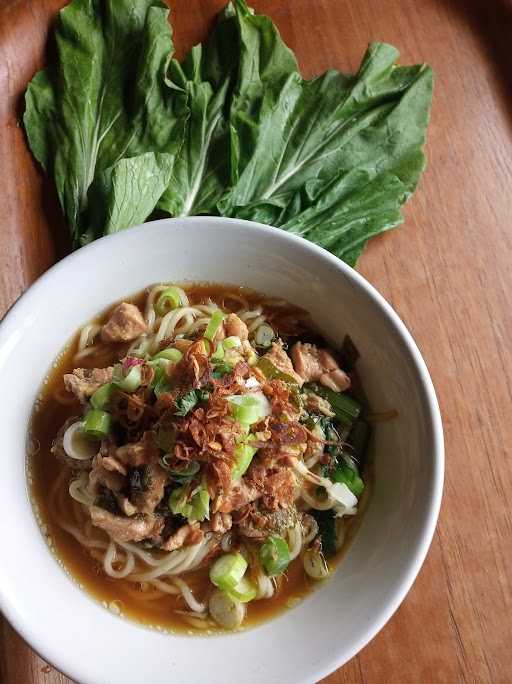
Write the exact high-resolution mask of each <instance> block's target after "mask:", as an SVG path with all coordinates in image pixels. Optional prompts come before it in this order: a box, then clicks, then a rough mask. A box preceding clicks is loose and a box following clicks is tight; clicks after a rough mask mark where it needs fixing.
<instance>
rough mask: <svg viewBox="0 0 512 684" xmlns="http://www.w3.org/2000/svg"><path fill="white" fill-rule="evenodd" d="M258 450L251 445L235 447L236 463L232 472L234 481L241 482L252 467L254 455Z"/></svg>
mask: <svg viewBox="0 0 512 684" xmlns="http://www.w3.org/2000/svg"><path fill="white" fill-rule="evenodd" d="M256 451H257V449H256V448H255V447H252V446H251V445H250V444H238V446H236V447H235V456H236V461H235V464H234V465H233V469H232V470H231V477H232V479H233V480H239V479H240V478H241V477H242V475H244V473H245V472H246V471H247V468H248V467H249V466H250V465H251V461H252V459H253V456H254V454H255V453H256Z"/></svg>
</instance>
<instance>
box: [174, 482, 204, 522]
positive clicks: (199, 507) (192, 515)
mask: <svg viewBox="0 0 512 684" xmlns="http://www.w3.org/2000/svg"><path fill="white" fill-rule="evenodd" d="M189 494H190V487H189V486H187V485H184V486H183V487H177V488H176V489H174V490H173V491H172V492H171V494H170V496H169V501H168V505H169V508H170V509H171V511H172V513H174V515H182V516H183V517H184V518H187V519H188V520H189V521H190V522H194V521H198V522H202V521H203V520H206V519H207V518H209V517H210V495H209V494H208V491H207V490H206V489H205V488H204V487H199V489H198V490H197V491H196V492H195V493H194V494H193V496H192V497H191V498H190V500H189Z"/></svg>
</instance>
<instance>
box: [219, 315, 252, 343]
mask: <svg viewBox="0 0 512 684" xmlns="http://www.w3.org/2000/svg"><path fill="white" fill-rule="evenodd" d="M225 328H226V335H228V337H231V336H234V337H239V338H240V340H241V341H242V342H243V341H244V340H247V339H249V329H248V327H247V325H246V324H245V322H244V321H242V319H241V318H239V317H238V316H237V315H236V314H234V313H230V314H229V316H228V317H227V319H226V323H225Z"/></svg>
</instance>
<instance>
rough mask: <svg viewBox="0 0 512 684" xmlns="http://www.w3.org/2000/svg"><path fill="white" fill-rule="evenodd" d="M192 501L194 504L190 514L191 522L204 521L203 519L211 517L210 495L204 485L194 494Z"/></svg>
mask: <svg viewBox="0 0 512 684" xmlns="http://www.w3.org/2000/svg"><path fill="white" fill-rule="evenodd" d="M190 503H191V505H192V511H191V513H190V515H189V516H188V519H189V520H190V522H194V521H197V522H203V520H209V519H210V495H209V494H208V491H207V490H206V489H205V488H204V487H201V489H200V490H199V491H198V492H196V493H195V494H194V496H193V497H192V499H191V501H190Z"/></svg>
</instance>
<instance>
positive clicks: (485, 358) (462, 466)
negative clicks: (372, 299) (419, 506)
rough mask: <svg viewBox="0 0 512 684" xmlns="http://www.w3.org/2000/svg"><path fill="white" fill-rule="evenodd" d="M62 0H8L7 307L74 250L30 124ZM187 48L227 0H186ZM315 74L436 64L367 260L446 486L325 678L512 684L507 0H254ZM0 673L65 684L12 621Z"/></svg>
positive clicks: (1, 132)
mask: <svg viewBox="0 0 512 684" xmlns="http://www.w3.org/2000/svg"><path fill="white" fill-rule="evenodd" d="M63 4H64V3H63V2H62V1H61V0H37V2H35V1H34V0H3V1H2V3H1V6H0V84H1V90H2V98H1V100H0V124H1V128H0V170H1V172H2V198H3V202H2V212H1V218H0V313H3V312H4V311H6V310H7V308H8V307H9V306H10V305H11V304H12V302H14V301H15V299H16V298H17V297H18V296H19V294H20V293H21V292H23V291H24V290H25V289H26V288H27V287H28V286H29V285H30V283H31V282H33V280H34V279H35V278H36V277H37V276H38V275H39V274H40V273H42V272H43V271H45V270H46V269H47V268H48V267H49V266H50V265H51V264H52V263H53V262H54V261H55V260H56V259H57V258H59V257H60V256H61V255H63V254H64V253H65V251H66V249H67V247H68V245H67V240H66V235H65V228H64V226H63V223H62V219H61V218H60V214H59V212H58V208H57V204H56V199H55V194H54V191H53V189H52V187H51V185H50V184H49V183H48V182H47V180H45V178H44V177H43V175H42V174H41V173H40V170H39V169H38V168H37V167H36V165H35V164H34V162H33V160H32V158H31V156H30V154H29V152H28V150H27V147H26V145H25V140H24V135H23V131H22V128H21V127H20V111H21V108H22V105H21V97H22V94H23V91H24V89H25V87H26V83H27V81H28V79H29V78H30V77H31V76H32V74H33V73H34V71H35V70H36V69H37V68H39V67H40V66H41V65H42V64H43V62H44V54H45V45H46V36H47V31H48V27H49V25H50V24H51V22H52V20H53V18H54V16H55V13H56V11H57V9H58V8H59V7H60V6H62V5H63ZM171 4H172V7H173V8H174V9H175V10H176V13H175V16H174V25H175V29H176V40H177V44H178V52H179V53H180V54H183V51H184V50H185V49H187V48H188V46H189V45H190V44H191V43H192V42H195V41H198V40H199V39H201V38H202V37H203V36H204V35H205V33H206V30H207V28H208V26H209V23H210V21H211V19H212V17H213V15H214V14H215V12H216V10H217V9H218V8H219V7H220V6H221V5H222V4H223V3H222V1H221V0H219V1H217V0H215V1H211V2H210V1H208V0H176V1H174V2H172V3H171ZM253 4H254V6H255V7H256V8H257V10H258V11H263V12H266V13H268V14H270V15H271V16H272V17H273V18H274V20H275V21H276V23H277V24H278V26H279V28H280V29H281V31H282V34H283V36H284V38H285V39H286V41H287V42H288V43H289V44H290V45H291V47H292V48H293V49H294V50H295V51H296V53H297V55H298V58H299V61H300V63H301V65H302V67H303V70H304V72H305V73H306V74H307V75H311V74H315V73H318V72H321V71H323V70H325V69H326V68H328V67H338V68H342V69H345V70H353V69H355V67H356V66H357V64H358V62H359V59H360V57H361V55H362V53H363V51H364V48H365V45H366V43H368V42H369V41H370V40H374V39H379V40H386V41H389V42H391V43H393V44H394V45H396V46H398V47H399V48H400V50H401V53H402V59H403V61H404V62H417V61H422V60H423V61H428V62H430V63H431V64H432V66H433V67H434V69H435V72H436V75H437V82H436V94H435V102H434V108H433V115H432V125H431V129H430V137H429V144H428V157H429V169H428V171H427V173H426V175H425V177H424V179H423V181H422V184H421V187H420V189H419V190H418V192H417V194H416V195H415V197H414V198H413V200H412V201H411V203H410V204H409V205H408V207H407V210H406V217H407V220H406V224H405V226H403V227H402V228H400V229H399V230H397V231H394V232H393V233H390V234H388V235H386V236H382V237H380V238H378V239H376V240H374V241H373V242H372V243H371V245H370V247H369V249H368V251H367V252H366V254H365V255H364V257H363V259H362V260H361V263H360V270H361V272H362V273H363V274H364V275H365V276H366V277H367V278H368V279H369V280H370V282H372V283H373V284H375V285H376V286H377V288H378V289H379V290H380V291H381V292H382V293H383V294H384V296H385V297H387V299H388V300H389V301H390V302H391V303H392V304H393V306H394V307H395V309H396V310H397V311H398V313H399V314H400V316H401V317H402V318H403V319H404V321H405V322H406V324H407V325H408V327H409V329H410V330H411V332H412V333H413V335H414V337H415V338H416V340H417V342H418V344H419V346H420V348H421V350H422V352H423V354H424V356H425V359H426V361H427V364H428V366H429V369H430V371H431V374H432V377H433V380H434V384H435V386H436V388H437V391H438V395H439V400H440V404H441V410H442V413H443V419H444V427H445V433H446V455H447V468H446V486H445V495H444V501H443V506H442V511H441V516H440V520H439V525H438V530H437V533H436V535H435V538H434V541H433V544H432V547H431V550H430V553H429V555H428V557H427V560H426V562H425V565H424V567H423V569H422V571H421V573H420V575H419V577H418V579H417V581H416V583H415V585H414V587H413V589H412V591H411V592H410V594H409V596H408V597H407V599H406V600H405V601H404V603H403V605H402V606H401V608H400V609H399V610H398V612H397V613H396V615H395V616H394V617H393V618H392V619H391V621H390V622H389V623H388V625H387V626H386V627H385V628H384V629H383V630H382V632H381V633H380V634H379V635H378V636H377V637H376V638H375V639H374V640H373V641H372V643H371V644H369V645H368V646H367V647H366V648H365V649H364V650H363V651H362V652H361V653H360V654H359V655H358V656H357V657H356V658H354V659H353V660H352V661H351V662H349V663H348V664H347V665H346V666H345V667H343V668H342V669H340V670H339V671H338V672H336V673H333V674H332V675H331V676H330V677H328V678H327V679H326V680H324V681H325V684H359V683H362V682H365V683H370V684H374V683H375V684H379V683H380V682H385V681H391V682H399V683H404V682H405V683H408V682H411V683H412V682H418V683H420V682H421V683H423V682H447V683H450V684H451V683H452V682H492V683H493V684H507V683H509V682H511V681H512V661H511V658H510V654H511V648H512V627H511V626H512V621H511V619H510V615H511V614H512V577H511V572H510V561H511V558H512V515H511V509H510V504H509V501H510V495H509V493H510V491H511V490H512V463H511V460H510V445H511V444H512V420H511V406H512V391H511V388H512V382H511V375H512V370H511V369H512V344H511V340H512V315H511V308H510V293H511V291H512V266H511V264H512V232H511V227H512V226H511V224H512V201H511V197H512V192H511V188H512V147H511V127H512V87H511V82H510V74H511V73H512V52H511V51H510V36H511V35H512V4H511V3H510V2H506V1H504V0H503V1H502V2H500V1H499V0H497V1H493V0H486V1H480V0H467V1H466V2H464V1H463V0H417V1H416V2H411V0H359V1H358V2H353V1H352V0H315V2H311V0H254V3H253ZM0 679H1V681H2V682H5V683H6V684H15V683H16V684H18V683H21V684H43V683H44V684H56V683H57V682H58V683H59V684H62V683H63V682H68V681H69V680H67V679H66V678H65V677H63V676H62V675H60V674H59V673H58V672H56V671H55V670H54V669H53V668H51V667H49V666H46V664H45V663H44V662H43V661H42V660H41V659H39V658H38V657H37V656H36V655H35V654H34V653H33V652H32V651H31V650H30V648H29V647H28V646H27V645H25V644H24V643H23V642H22V640H21V639H20V638H19V637H18V636H17V635H16V634H15V633H14V632H13V630H12V629H11V628H10V627H9V626H8V625H7V623H5V622H4V623H3V626H2V642H1V645H0Z"/></svg>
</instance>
